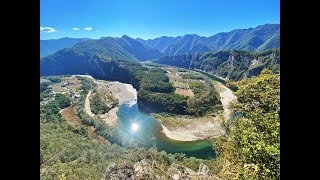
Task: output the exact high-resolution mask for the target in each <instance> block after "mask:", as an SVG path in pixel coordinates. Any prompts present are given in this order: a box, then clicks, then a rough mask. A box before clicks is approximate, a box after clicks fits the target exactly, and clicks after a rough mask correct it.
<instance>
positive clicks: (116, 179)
mask: <svg viewBox="0 0 320 180" xmlns="http://www.w3.org/2000/svg"><path fill="white" fill-rule="evenodd" d="M123 179H126V180H133V179H137V178H136V176H135V175H134V170H133V167H131V166H129V165H123V166H117V165H116V164H115V163H112V164H110V165H109V166H108V168H107V170H106V175H105V180H123Z"/></svg>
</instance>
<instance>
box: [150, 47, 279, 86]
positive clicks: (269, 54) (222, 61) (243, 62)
mask: <svg viewBox="0 0 320 180" xmlns="http://www.w3.org/2000/svg"><path fill="white" fill-rule="evenodd" d="M153 62H155V63H159V64H167V65H172V66H177V67H181V68H187V69H200V70H203V71H207V72H212V73H214V74H216V75H218V76H221V77H223V78H227V79H232V80H239V79H241V78H243V77H251V76H256V75H259V74H260V72H261V71H262V69H264V68H269V69H271V70H272V71H273V72H274V73H278V72H279V71H280V49H273V50H268V51H264V52H250V51H217V52H206V53H195V54H185V55H178V56H165V57H162V58H159V59H157V60H154V61H153Z"/></svg>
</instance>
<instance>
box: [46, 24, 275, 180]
mask: <svg viewBox="0 0 320 180" xmlns="http://www.w3.org/2000/svg"><path fill="white" fill-rule="evenodd" d="M266 29H268V30H266ZM264 31H268V33H266V34H265V35H264V36H261V37H260V38H261V39H260V40H259V41H258V42H259V43H250V42H252V41H255V40H256V39H257V36H258V35H260V33H261V32H264ZM269 31H270V32H269ZM278 31H279V27H278V26H277V25H263V26H259V27H257V28H253V29H248V30H237V31H234V32H236V33H235V34H238V36H236V37H234V38H235V39H233V38H232V36H233V35H234V34H233V33H234V32H229V33H226V34H223V35H222V34H217V35H215V36H212V37H207V38H206V37H200V36H197V35H185V36H183V37H180V36H179V37H174V38H171V37H160V38H156V39H152V40H142V39H138V38H137V39H133V38H130V37H129V36H126V35H123V36H122V37H120V38H113V37H105V38H100V39H85V40H81V41H80V40H79V42H77V43H74V44H72V43H71V44H72V45H70V44H69V45H68V44H66V46H67V47H66V48H64V49H59V50H56V51H55V52H51V53H50V54H49V55H47V56H43V57H41V59H40V125H41V137H40V140H41V148H40V150H41V154H40V157H41V161H40V164H41V167H40V169H41V175H40V176H41V177H46V178H47V177H49V176H52V177H55V178H53V179H57V177H63V176H62V175H64V174H66V175H67V176H68V177H71V176H73V177H74V178H75V179H79V177H81V178H80V179H83V178H84V179H85V178H87V179H88V177H90V178H91V179H101V177H103V178H104V179H108V177H113V175H114V174H113V173H115V174H116V175H115V176H118V175H119V176H121V177H122V176H123V175H124V172H123V171H126V172H128V173H129V172H130V173H131V174H130V173H129V174H130V176H133V177H135V178H136V179H139V178H137V177H138V176H139V177H141V175H140V174H144V175H146V176H147V177H148V178H146V179H173V177H180V178H176V179H183V178H182V177H188V178H189V179H190V178H204V179H212V178H213V179H219V178H218V176H219V177H222V179H230V177H232V178H233V179H237V178H235V177H237V176H238V175H237V174H236V173H234V171H233V169H236V170H237V171H239V172H241V173H243V174H245V176H250V175H254V176H256V177H258V176H259V178H256V179H264V178H261V177H263V176H264V174H266V176H268V177H271V176H274V174H279V172H278V168H277V167H276V166H277V164H278V160H279V151H278V149H279V148H278V145H279V135H278V128H279V126H280V122H279V117H278V115H279V113H280V108H279V76H280V49H274V48H275V47H278V45H277V41H278V36H280V35H279V34H278V33H279V32H278ZM256 33H257V34H256ZM256 35H257V36H256ZM221 36H223V37H224V38H223V39H229V40H228V41H225V40H222V39H220V40H219V38H218V37H221ZM229 36H230V37H229ZM252 37H254V38H252ZM251 38H252V39H251ZM270 39H271V40H270ZM231 41H233V42H234V44H229V43H230V42H231ZM160 42H162V43H164V44H162V45H161V43H160ZM190 42H192V43H190ZM216 43H218V44H220V45H219V46H218V45H217V44H216ZM269 43H270V44H269ZM195 44H197V45H196V46H195ZM221 44H222V45H221ZM177 46H178V47H180V48H176V47H177ZM246 50H256V51H246ZM262 50H263V51H262ZM269 104H271V105H269ZM234 112H236V113H234ZM270 132H272V133H270ZM242 147H243V148H242ZM251 150H253V151H252V152H251ZM248 151H249V152H248ZM264 159H272V161H270V162H269V161H268V162H262V161H263V160H264ZM261 162H262V163H261ZM248 163H251V164H254V165H252V166H254V168H256V169H258V170H257V171H254V172H252V171H251V170H248V169H247V168H246V167H247V166H248ZM76 167H77V168H76ZM80 167H81V168H80ZM142 167H144V169H148V170H146V171H144V172H141V169H143V168H142ZM250 167H251V165H250ZM118 170H119V171H121V172H118ZM122 170H123V171H122ZM197 170H198V172H195V171H197ZM52 172H55V173H56V174H59V175H54V174H52ZM202 172H204V173H202ZM184 173H185V174H184ZM272 173H274V174H272ZM177 174H180V175H177ZM182 174H184V175H182ZM248 174H249V175H248ZM156 175H157V176H158V177H157V178H155V177H156ZM46 178H43V179H46ZM188 178H187V179H188ZM232 178H231V179H232ZM267 179H268V178H267Z"/></svg>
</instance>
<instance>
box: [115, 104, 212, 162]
mask: <svg viewBox="0 0 320 180" xmlns="http://www.w3.org/2000/svg"><path fill="white" fill-rule="evenodd" d="M117 116H118V119H119V121H118V123H117V125H116V130H117V131H118V135H121V136H122V138H121V139H122V140H123V139H127V140H132V141H134V142H135V143H137V144H138V145H139V146H141V147H151V146H153V145H155V146H156V147H157V149H158V151H161V150H164V151H166V152H167V153H184V154H186V156H188V157H196V158H201V159H211V158H214V157H215V151H214V150H213V146H212V142H210V140H197V141H177V140H173V139H170V138H168V137H166V136H165V135H164V134H163V133H162V132H161V131H162V127H161V124H160V123H159V122H158V121H157V120H156V119H154V118H153V117H152V116H150V115H149V114H146V113H143V112H141V111H139V108H138V105H137V100H136V99H132V100H130V101H127V102H125V103H124V104H122V105H120V107H119V110H118V112H117Z"/></svg>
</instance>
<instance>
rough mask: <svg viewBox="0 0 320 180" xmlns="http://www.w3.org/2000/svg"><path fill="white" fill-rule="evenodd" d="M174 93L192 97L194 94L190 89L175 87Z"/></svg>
mask: <svg viewBox="0 0 320 180" xmlns="http://www.w3.org/2000/svg"><path fill="white" fill-rule="evenodd" d="M175 93H177V94H181V95H183V96H189V97H193V96H194V94H193V92H192V91H191V89H181V88H176V91H175Z"/></svg>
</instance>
